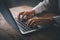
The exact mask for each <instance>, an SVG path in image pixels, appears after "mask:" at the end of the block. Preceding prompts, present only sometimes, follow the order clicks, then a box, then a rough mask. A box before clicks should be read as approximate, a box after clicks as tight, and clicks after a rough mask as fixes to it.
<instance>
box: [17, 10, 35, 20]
mask: <svg viewBox="0 0 60 40" xmlns="http://www.w3.org/2000/svg"><path fill="white" fill-rule="evenodd" d="M34 13H35V10H30V11H24V12H21V13H19V14H18V16H17V18H18V20H20V21H23V19H25V20H28V19H30V18H32V16H33V15H34Z"/></svg>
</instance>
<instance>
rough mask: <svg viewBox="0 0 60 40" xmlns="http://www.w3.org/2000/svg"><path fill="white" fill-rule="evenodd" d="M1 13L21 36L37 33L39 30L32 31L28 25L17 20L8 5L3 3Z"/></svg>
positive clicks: (0, 6)
mask: <svg viewBox="0 0 60 40" xmlns="http://www.w3.org/2000/svg"><path fill="white" fill-rule="evenodd" d="M0 11H1V13H2V15H3V16H4V18H5V19H6V21H7V22H8V23H9V24H10V25H12V27H13V28H15V29H16V30H17V31H19V32H20V33H21V34H28V33H32V32H34V31H37V30H38V29H31V28H30V27H28V26H27V25H25V24H24V23H23V22H21V21H19V20H18V19H17V18H13V16H12V14H11V12H10V10H9V8H8V7H7V5H6V3H5V2H3V3H1V5H0Z"/></svg>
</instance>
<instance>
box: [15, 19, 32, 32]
mask: <svg viewBox="0 0 60 40" xmlns="http://www.w3.org/2000/svg"><path fill="white" fill-rule="evenodd" d="M15 20H16V23H17V25H18V27H19V29H20V30H22V31H24V32H26V31H30V30H32V29H31V28H29V27H28V26H27V25H25V24H24V23H22V22H21V21H19V20H18V19H15Z"/></svg>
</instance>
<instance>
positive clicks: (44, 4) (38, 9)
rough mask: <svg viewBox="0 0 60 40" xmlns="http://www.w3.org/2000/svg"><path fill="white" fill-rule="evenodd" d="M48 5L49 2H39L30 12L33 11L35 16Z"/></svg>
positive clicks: (46, 0)
mask: <svg viewBox="0 0 60 40" xmlns="http://www.w3.org/2000/svg"><path fill="white" fill-rule="evenodd" d="M48 3H49V0H44V1H42V2H40V3H39V4H38V5H37V6H35V7H34V8H33V9H32V10H35V14H37V13H41V12H43V11H44V10H46V9H47V4H48Z"/></svg>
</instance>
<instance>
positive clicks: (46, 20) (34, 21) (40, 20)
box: [26, 17, 53, 27]
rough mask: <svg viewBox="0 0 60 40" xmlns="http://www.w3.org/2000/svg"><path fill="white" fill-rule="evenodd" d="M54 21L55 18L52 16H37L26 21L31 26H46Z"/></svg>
mask: <svg viewBox="0 0 60 40" xmlns="http://www.w3.org/2000/svg"><path fill="white" fill-rule="evenodd" d="M51 23H53V18H52V17H35V18H31V19H29V20H28V21H27V22H26V25H28V26H29V27H31V26H32V25H34V26H36V25H41V26H46V25H49V24H51Z"/></svg>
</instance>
